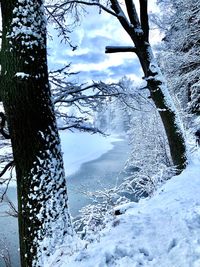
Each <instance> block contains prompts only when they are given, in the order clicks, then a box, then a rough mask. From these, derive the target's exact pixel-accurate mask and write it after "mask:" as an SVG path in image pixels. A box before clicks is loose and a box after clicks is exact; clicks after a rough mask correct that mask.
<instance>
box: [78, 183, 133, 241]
mask: <svg viewBox="0 0 200 267" xmlns="http://www.w3.org/2000/svg"><path fill="white" fill-rule="evenodd" d="M87 195H88V197H89V198H90V199H91V200H92V202H93V204H89V205H87V206H85V207H83V208H82V209H81V210H80V216H79V217H78V218H75V220H74V227H75V230H76V232H77V233H78V234H79V235H80V237H81V238H82V239H85V240H87V241H89V242H92V241H93V239H94V236H95V239H96V235H98V233H99V231H100V230H102V229H103V228H104V227H105V225H106V222H107V221H108V220H110V219H112V218H113V215H114V208H115V207H116V206H118V205H119V204H124V203H128V202H129V201H130V200H129V199H128V198H126V197H125V196H122V194H121V190H120V188H119V187H114V188H111V189H104V190H101V191H100V190H99V191H95V192H88V193H87Z"/></svg>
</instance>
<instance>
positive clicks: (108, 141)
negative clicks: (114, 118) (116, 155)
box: [60, 132, 120, 176]
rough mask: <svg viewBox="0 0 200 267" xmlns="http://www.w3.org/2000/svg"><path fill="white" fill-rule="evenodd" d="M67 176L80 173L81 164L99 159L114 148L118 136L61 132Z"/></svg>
mask: <svg viewBox="0 0 200 267" xmlns="http://www.w3.org/2000/svg"><path fill="white" fill-rule="evenodd" d="M60 137H61V145H62V151H63V153H64V155H63V156H64V165H65V171H66V175H67V176H68V175H71V174H73V173H75V172H76V171H78V169H79V168H80V166H81V164H83V163H84V162H88V161H91V160H94V159H97V158H99V157H100V156H101V155H102V154H104V153H106V152H107V151H109V150H111V149H112V148H113V144H112V142H116V141H119V140H120V139H119V138H118V137H117V136H114V135H113V136H108V137H104V136H102V135H99V134H93V135H92V134H89V133H69V132H60Z"/></svg>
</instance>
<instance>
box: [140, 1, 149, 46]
mask: <svg viewBox="0 0 200 267" xmlns="http://www.w3.org/2000/svg"><path fill="white" fill-rule="evenodd" d="M140 22H141V27H142V30H143V32H144V39H145V41H146V42H149V18H148V0H140Z"/></svg>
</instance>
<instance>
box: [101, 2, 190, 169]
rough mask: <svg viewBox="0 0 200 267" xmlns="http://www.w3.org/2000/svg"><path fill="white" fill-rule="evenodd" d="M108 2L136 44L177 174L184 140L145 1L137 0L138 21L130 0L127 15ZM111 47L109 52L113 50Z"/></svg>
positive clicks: (182, 160)
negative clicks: (154, 49)
mask: <svg viewBox="0 0 200 267" xmlns="http://www.w3.org/2000/svg"><path fill="white" fill-rule="evenodd" d="M110 2H111V8H112V9H113V11H114V12H115V13H116V15H117V18H118V20H119V22H120V23H121V25H122V27H123V28H124V30H125V31H126V32H127V33H128V35H129V36H130V38H131V40H132V41H133V43H134V45H135V46H134V47H133V48H132V50H134V52H135V53H136V54H137V56H138V59H139V61H140V64H141V67H142V70H143V72H144V76H145V77H144V79H145V80H146V81H147V87H148V89H149V91H150V95H151V98H152V100H153V102H154V104H155V106H156V108H157V110H158V112H159V114H160V116H161V119H162V122H163V125H164V128H165V131H166V135H167V139H168V143H169V148H170V152H171V157H172V161H173V164H174V166H175V167H176V168H177V173H178V172H180V171H181V170H183V169H184V168H185V165H186V148H185V141H184V138H183V135H182V132H181V128H180V125H179V122H178V119H177V117H178V114H177V111H176V109H175V107H174V105H173V101H172V99H171V97H170V95H169V92H168V89H167V88H166V85H165V82H164V80H163V77H162V74H161V71H160V69H159V67H158V65H157V64H156V62H155V59H154V56H153V53H152V49H151V46H150V43H149V41H148V35H149V24H148V11H147V3H148V1H147V0H141V1H140V20H139V18H138V15H137V11H136V8H135V5H134V2H133V1H132V0H125V5H126V9H127V13H128V17H129V18H127V17H126V15H125V14H124V12H123V10H122V8H121V6H120V3H119V1H118V0H110ZM112 50H113V49H112ZM112 50H111V51H110V52H113V51H112ZM106 52H107V53H109V51H108V50H106ZM121 52H122V51H121Z"/></svg>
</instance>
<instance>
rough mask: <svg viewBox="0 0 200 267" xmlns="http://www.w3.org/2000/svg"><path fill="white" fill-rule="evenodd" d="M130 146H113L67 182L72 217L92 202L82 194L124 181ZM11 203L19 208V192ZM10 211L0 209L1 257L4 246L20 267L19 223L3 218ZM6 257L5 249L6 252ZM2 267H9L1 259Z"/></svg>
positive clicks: (11, 192)
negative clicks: (124, 170) (17, 203)
mask: <svg viewBox="0 0 200 267" xmlns="http://www.w3.org/2000/svg"><path fill="white" fill-rule="evenodd" d="M128 151H129V149H128V143H127V141H126V140H121V141H117V142H115V143H113V148H112V149H111V150H109V151H108V152H106V153H105V154H103V155H102V156H100V157H99V158H98V159H95V160H92V161H89V162H86V163H83V164H82V165H81V167H80V169H79V170H78V171H77V172H76V173H74V174H72V175H70V176H69V177H68V179H67V184H68V195H69V207H70V213H71V214H72V216H76V215H78V211H79V210H80V209H81V208H82V207H83V206H85V205H87V204H89V203H90V202H91V201H90V200H89V199H88V198H87V197H86V196H85V195H84V194H83V193H82V192H83V191H95V190H97V189H102V188H103V187H113V186H114V185H115V184H116V183H118V182H119V181H120V180H122V179H123V176H124V174H123V172H122V170H123V167H124V164H125V162H126V160H127V157H128ZM8 197H9V199H10V200H11V201H12V202H13V203H15V204H16V201H17V200H16V188H15V187H11V188H10V189H9V191H8ZM7 209H8V207H6V206H5V205H4V206H0V212H1V217H0V253H1V249H4V248H5V246H6V247H7V248H8V251H9V254H10V257H11V263H12V267H19V266H20V264H19V252H18V247H19V246H18V230H17V219H16V218H13V217H2V214H3V213H4V212H5V210H7ZM4 253H5V249H4ZM0 267H6V265H5V263H4V262H3V261H2V259H0Z"/></svg>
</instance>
